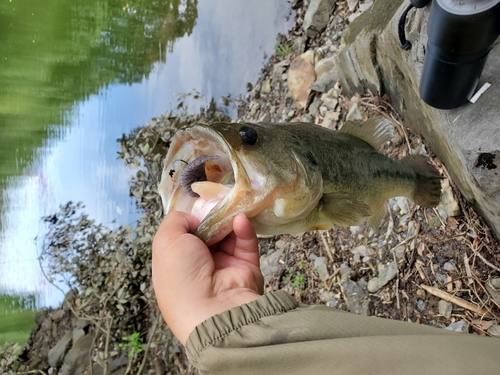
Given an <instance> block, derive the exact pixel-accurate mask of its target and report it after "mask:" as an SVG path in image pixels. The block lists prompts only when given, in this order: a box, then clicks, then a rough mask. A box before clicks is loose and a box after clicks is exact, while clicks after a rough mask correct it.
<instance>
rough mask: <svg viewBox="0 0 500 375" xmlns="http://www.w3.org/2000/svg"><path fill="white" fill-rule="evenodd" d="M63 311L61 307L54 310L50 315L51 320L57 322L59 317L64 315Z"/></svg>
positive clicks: (59, 319)
mask: <svg viewBox="0 0 500 375" xmlns="http://www.w3.org/2000/svg"><path fill="white" fill-rule="evenodd" d="M65 313H66V312H65V311H64V310H63V309H57V310H55V311H54V312H53V313H52V315H51V318H52V321H53V322H54V323H59V322H60V321H61V319H62V318H63V317H64V314H65Z"/></svg>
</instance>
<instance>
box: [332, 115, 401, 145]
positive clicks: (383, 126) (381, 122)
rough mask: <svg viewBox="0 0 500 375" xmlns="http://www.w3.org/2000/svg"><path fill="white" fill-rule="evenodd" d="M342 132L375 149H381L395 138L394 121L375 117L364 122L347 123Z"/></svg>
mask: <svg viewBox="0 0 500 375" xmlns="http://www.w3.org/2000/svg"><path fill="white" fill-rule="evenodd" d="M340 131H341V132H342V133H346V134H350V135H354V136H355V137H358V138H360V139H362V140H363V141H365V142H366V143H369V144H370V145H371V146H373V148H379V147H380V146H382V145H383V144H384V143H386V142H387V141H390V140H391V139H392V138H393V137H394V125H393V124H392V121H391V120H389V119H387V118H385V117H382V116H378V117H373V118H371V119H368V120H366V121H364V122H363V121H359V120H356V121H346V123H345V124H344V126H342V128H341V129H340Z"/></svg>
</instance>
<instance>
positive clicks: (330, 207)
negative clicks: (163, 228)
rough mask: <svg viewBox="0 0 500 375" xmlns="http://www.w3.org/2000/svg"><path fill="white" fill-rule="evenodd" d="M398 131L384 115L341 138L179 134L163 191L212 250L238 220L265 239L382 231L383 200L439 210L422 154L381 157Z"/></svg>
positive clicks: (314, 129)
mask: <svg viewBox="0 0 500 375" xmlns="http://www.w3.org/2000/svg"><path fill="white" fill-rule="evenodd" d="M393 129H394V128H393V125H392V123H390V121H388V120H386V119H384V118H375V119H370V120H368V121H366V122H346V124H345V125H344V127H343V128H342V129H341V130H340V131H333V130H328V129H325V128H322V127H321V126H317V125H314V124H304V123H290V124H269V123H259V124H248V123H242V124H238V123H231V124H229V123H219V124H215V125H212V126H206V125H196V126H194V127H191V128H188V129H184V130H180V131H179V132H177V133H176V134H175V135H174V137H173V138H172V143H171V146H170V149H169V152H168V154H167V157H166V159H165V167H164V172H163V175H162V181H161V182H160V185H159V192H160V195H161V197H162V201H163V205H164V208H165V212H166V213H168V212H170V211H173V210H180V211H184V212H188V213H190V214H194V215H196V216H197V217H198V218H199V219H200V226H199V227H198V229H197V230H196V231H195V234H196V235H198V236H199V237H200V238H201V239H202V240H203V241H205V242H206V243H207V244H211V243H215V242H217V241H219V240H220V239H222V238H223V237H224V236H225V235H227V234H228V233H230V232H231V230H232V219H233V218H234V217H235V216H236V215H237V214H239V213H245V214H246V215H247V216H248V217H249V218H250V221H251V222H252V224H253V225H254V228H255V229H256V231H257V233H261V234H283V233H289V234H298V233H300V232H304V231H307V230H314V229H328V228H331V227H332V226H334V225H357V224H359V223H360V222H361V221H362V220H363V219H368V220H369V223H370V225H372V226H373V227H376V226H377V225H378V224H379V223H380V220H381V218H383V215H384V212H385V211H384V202H385V201H386V200H387V199H389V198H391V197H395V196H401V195H402V196H407V197H410V198H413V199H415V201H416V203H417V204H420V205H424V206H433V205H437V204H438V203H439V198H440V192H441V190H440V189H441V188H440V179H441V176H440V175H439V173H438V172H437V171H436V170H435V169H434V168H433V167H431V166H430V165H428V164H427V162H426V160H425V158H424V157H423V156H410V157H407V158H403V159H402V160H393V159H390V158H388V157H387V156H385V155H383V154H381V153H379V152H378V151H377V148H378V147H380V146H381V145H382V144H384V143H385V142H386V141H388V140H390V139H391V137H392V133H393ZM215 156H217V157H215ZM200 157H203V158H202V159H200ZM179 160H185V161H186V162H187V164H186V163H179ZM200 160H207V162H206V165H205V171H203V168H201V171H200V172H197V173H200V176H196V175H193V176H191V179H192V181H198V182H193V184H192V185H191V186H190V187H186V186H182V184H179V176H181V175H182V171H183V169H184V168H188V169H190V170H191V169H192V170H194V171H198V169H199V168H198V164H199V161H200ZM190 163H193V164H191V165H196V168H190V167H189V165H190ZM176 168H177V169H176ZM228 176H230V178H228ZM205 177H206V178H205ZM205 179H206V180H207V181H199V180H205ZM189 188H192V191H193V192H195V193H196V195H197V197H192V196H190V195H189V194H188V192H189ZM191 195H193V194H191ZM198 196H199V197H198Z"/></svg>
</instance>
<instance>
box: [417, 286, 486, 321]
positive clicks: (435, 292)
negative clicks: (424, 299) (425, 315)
mask: <svg viewBox="0 0 500 375" xmlns="http://www.w3.org/2000/svg"><path fill="white" fill-rule="evenodd" d="M420 287H421V288H422V289H424V290H425V291H426V292H427V293H430V294H432V295H434V296H436V297H438V298H441V299H444V300H445V301H448V302H451V303H453V304H455V305H457V306H460V307H463V308H464V309H467V310H470V311H473V312H475V313H476V314H479V315H483V316H488V317H492V316H491V314H490V313H489V312H488V311H486V310H485V309H482V308H480V307H479V306H477V305H475V304H473V303H470V302H467V301H466V300H464V299H462V298H459V297H456V296H453V295H451V294H449V293H446V292H444V291H442V290H439V289H437V288H434V287H432V286H428V285H425V284H420Z"/></svg>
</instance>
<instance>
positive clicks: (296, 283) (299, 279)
mask: <svg viewBox="0 0 500 375" xmlns="http://www.w3.org/2000/svg"><path fill="white" fill-rule="evenodd" d="M306 280H307V278H306V276H305V275H303V274H301V273H299V274H298V275H297V276H295V280H293V282H292V284H291V285H292V287H294V288H299V287H300V288H303V287H304V284H305V282H306Z"/></svg>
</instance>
